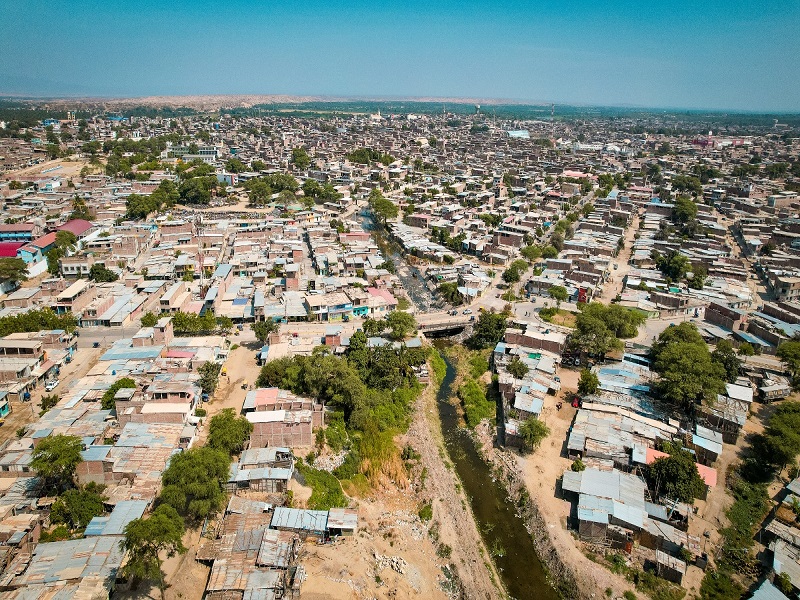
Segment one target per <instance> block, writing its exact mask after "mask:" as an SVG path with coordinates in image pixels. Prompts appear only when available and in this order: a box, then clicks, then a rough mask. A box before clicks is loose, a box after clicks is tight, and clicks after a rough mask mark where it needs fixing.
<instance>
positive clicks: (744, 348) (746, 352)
mask: <svg viewBox="0 0 800 600" xmlns="http://www.w3.org/2000/svg"><path fill="white" fill-rule="evenodd" d="M755 353H756V350H755V348H753V344H751V343H750V342H742V343H741V344H739V356H753V355H755Z"/></svg>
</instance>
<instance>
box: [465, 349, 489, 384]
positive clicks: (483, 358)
mask: <svg viewBox="0 0 800 600" xmlns="http://www.w3.org/2000/svg"><path fill="white" fill-rule="evenodd" d="M487 356H488V352H487V351H480V352H476V353H475V356H472V357H470V359H469V369H470V371H469V374H470V375H471V376H472V378H473V379H478V378H479V377H480V376H481V375H483V374H484V373H486V371H488V370H489V360H488V358H487Z"/></svg>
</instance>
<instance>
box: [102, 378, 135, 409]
mask: <svg viewBox="0 0 800 600" xmlns="http://www.w3.org/2000/svg"><path fill="white" fill-rule="evenodd" d="M125 388H128V389H136V382H135V381H134V380H133V379H131V378H130V377H123V378H121V379H118V380H117V381H115V382H114V383H112V384H111V387H109V388H108V389H107V390H106V391H105V392H104V393H103V398H102V400H101V406H102V408H103V410H114V407H115V406H116V402H115V401H114V397H115V396H116V395H117V392H118V391H120V390H121V389H125Z"/></svg>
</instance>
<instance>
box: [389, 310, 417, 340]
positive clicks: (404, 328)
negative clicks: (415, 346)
mask: <svg viewBox="0 0 800 600" xmlns="http://www.w3.org/2000/svg"><path fill="white" fill-rule="evenodd" d="M386 325H387V326H388V327H389V329H391V332H390V335H391V337H392V338H393V339H395V340H404V339H405V338H406V337H408V335H409V334H410V333H412V332H413V331H416V329H417V321H416V320H415V319H414V315H412V314H410V313H407V312H403V311H402V310H394V311H392V312H390V313H389V316H388V317H386Z"/></svg>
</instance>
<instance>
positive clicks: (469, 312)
mask: <svg viewBox="0 0 800 600" xmlns="http://www.w3.org/2000/svg"><path fill="white" fill-rule="evenodd" d="M464 314H465V315H471V314H472V309H471V308H465V309H464Z"/></svg>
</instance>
